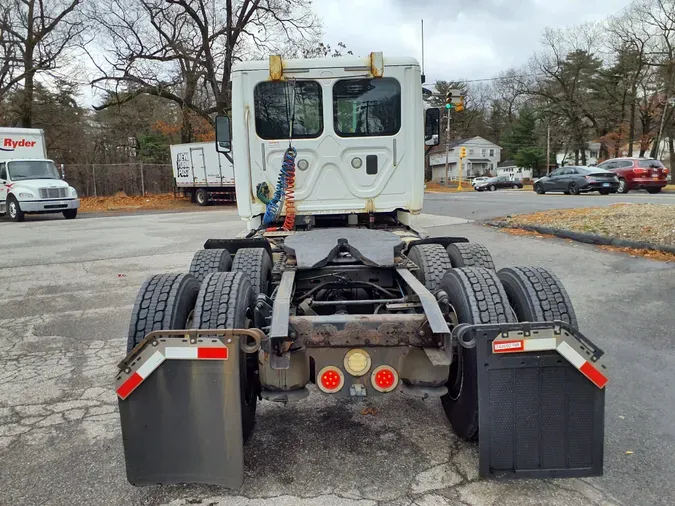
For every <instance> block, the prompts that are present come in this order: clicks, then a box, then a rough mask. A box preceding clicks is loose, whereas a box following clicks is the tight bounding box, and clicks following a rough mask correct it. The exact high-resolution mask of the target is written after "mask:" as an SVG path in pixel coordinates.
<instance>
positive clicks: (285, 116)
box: [253, 81, 323, 140]
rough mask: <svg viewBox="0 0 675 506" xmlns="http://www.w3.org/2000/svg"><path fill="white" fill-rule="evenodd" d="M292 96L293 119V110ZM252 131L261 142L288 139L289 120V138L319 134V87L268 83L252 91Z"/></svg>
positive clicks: (315, 84) (321, 108)
mask: <svg viewBox="0 0 675 506" xmlns="http://www.w3.org/2000/svg"><path fill="white" fill-rule="evenodd" d="M294 94H295V117H293V111H292V110H291V108H292V107H293V102H294V98H293V95H294ZM253 95H254V100H255V130H256V133H257V134H258V136H259V137H260V138H261V139H267V140H275V139H277V140H278V139H288V134H289V130H290V123H291V118H293V138H295V139H309V138H314V137H318V136H319V135H321V132H323V105H322V94H321V85H319V83H318V82H316V81H296V82H295V83H292V82H288V81H283V82H282V81H269V82H263V83H259V84H258V85H257V86H256V87H255V90H254V92H253Z"/></svg>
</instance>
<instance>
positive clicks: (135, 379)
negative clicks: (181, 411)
mask: <svg viewBox="0 0 675 506" xmlns="http://www.w3.org/2000/svg"><path fill="white" fill-rule="evenodd" d="M227 350H228V349H227V347H217V348H216V347H171V346H168V347H166V348H165V349H164V354H162V352H161V351H159V350H157V351H156V352H155V353H153V354H152V355H150V358H148V359H147V360H146V361H145V362H143V364H142V365H141V366H140V367H139V368H138V369H137V370H136V371H135V372H133V373H132V374H131V375H130V376H129V377H128V378H127V379H126V381H125V382H124V383H122V385H120V387H119V388H118V389H117V395H118V396H119V397H120V399H122V400H124V399H126V398H127V397H129V395H130V394H131V393H132V392H133V391H134V390H136V388H138V386H139V385H140V384H141V383H143V380H144V379H146V378H147V377H148V376H150V374H152V372H153V371H154V370H155V369H157V368H158V367H159V366H160V365H161V364H162V362H164V360H227V358H228V351H227Z"/></svg>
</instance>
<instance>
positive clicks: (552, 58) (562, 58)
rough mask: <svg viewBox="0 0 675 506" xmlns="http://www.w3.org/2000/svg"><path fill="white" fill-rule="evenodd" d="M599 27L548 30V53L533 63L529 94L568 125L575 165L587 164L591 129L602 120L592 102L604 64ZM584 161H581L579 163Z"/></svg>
mask: <svg viewBox="0 0 675 506" xmlns="http://www.w3.org/2000/svg"><path fill="white" fill-rule="evenodd" d="M599 42H600V40H599V34H598V30H597V26H596V25H586V26H584V27H574V28H572V29H566V30H552V29H547V30H545V31H544V37H543V43H544V46H545V48H546V50H545V51H544V52H543V53H540V54H538V55H535V57H534V58H533V59H532V61H531V63H530V68H531V71H532V76H533V77H532V78H531V80H530V82H529V86H528V88H529V93H530V94H531V95H533V96H536V97H539V98H540V99H541V100H543V101H544V103H545V107H546V108H547V109H548V111H549V117H552V118H553V119H554V120H555V121H557V122H561V123H565V124H566V127H567V128H568V129H569V130H570V132H571V135H572V139H571V141H572V144H573V148H574V151H575V163H579V161H581V163H582V164H583V165H585V164H586V140H587V131H588V129H589V127H591V126H592V127H595V128H596V130H597V129H598V121H597V119H596V117H595V114H594V111H593V109H592V108H591V100H590V99H589V97H590V94H591V91H592V90H593V87H594V84H595V83H594V80H595V77H596V74H597V71H598V70H599V69H600V68H601V65H602V62H601V60H600V59H598V58H597V57H596V56H595V54H596V51H597V49H598V47H599ZM579 158H581V160H579Z"/></svg>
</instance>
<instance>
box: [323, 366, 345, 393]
mask: <svg viewBox="0 0 675 506" xmlns="http://www.w3.org/2000/svg"><path fill="white" fill-rule="evenodd" d="M318 376H319V381H318V382H317V385H318V387H319V388H320V389H321V390H322V391H323V392H326V393H327V394H334V393H335V392H339V391H340V390H341V389H342V387H343V386H344V384H345V376H344V374H342V371H341V370H340V369H338V368H337V367H334V366H332V365H329V366H326V367H324V368H323V369H321V370H320V371H319V374H318Z"/></svg>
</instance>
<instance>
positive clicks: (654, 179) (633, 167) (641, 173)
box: [598, 158, 668, 193]
mask: <svg viewBox="0 0 675 506" xmlns="http://www.w3.org/2000/svg"><path fill="white" fill-rule="evenodd" d="M598 167H600V168H602V169H607V170H611V171H612V172H614V173H615V174H616V175H617V177H618V178H619V193H628V192H629V191H630V190H642V189H644V190H647V191H648V192H649V193H659V192H660V191H661V188H663V187H664V186H666V185H667V184H668V169H667V168H666V167H664V166H663V164H662V163H661V162H659V161H658V160H654V159H653V158H613V159H611V160H607V161H605V162H602V163H601V164H600V165H598Z"/></svg>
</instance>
